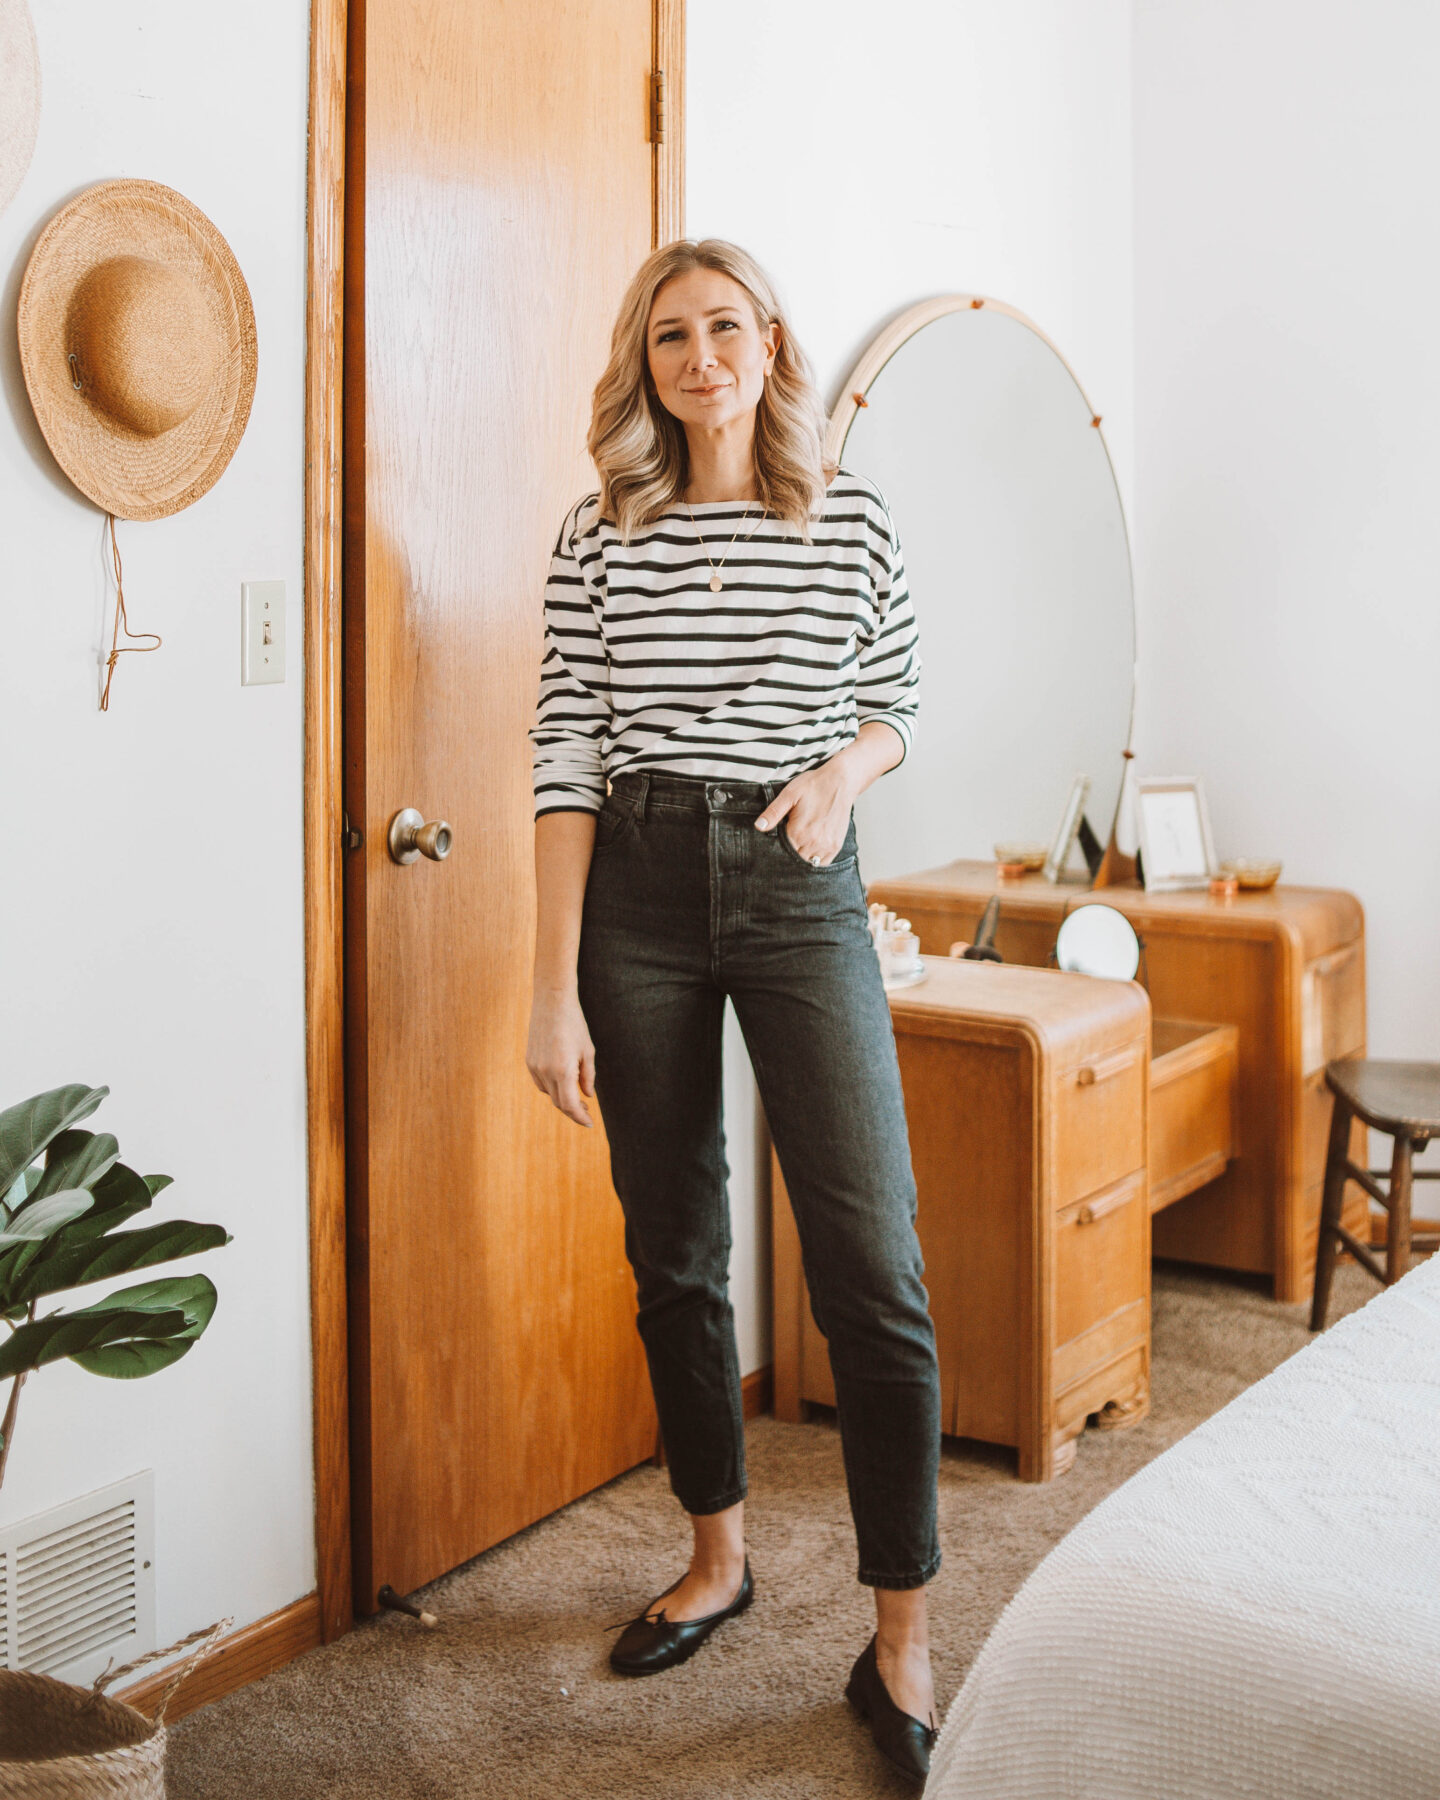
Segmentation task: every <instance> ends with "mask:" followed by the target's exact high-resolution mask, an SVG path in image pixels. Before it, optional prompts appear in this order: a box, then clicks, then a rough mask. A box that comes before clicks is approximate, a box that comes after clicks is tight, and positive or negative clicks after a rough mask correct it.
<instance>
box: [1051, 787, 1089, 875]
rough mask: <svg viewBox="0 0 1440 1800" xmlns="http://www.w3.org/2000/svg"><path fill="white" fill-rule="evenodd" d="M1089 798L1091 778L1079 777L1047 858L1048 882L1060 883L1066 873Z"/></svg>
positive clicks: (1071, 788) (1071, 789)
mask: <svg viewBox="0 0 1440 1800" xmlns="http://www.w3.org/2000/svg"><path fill="white" fill-rule="evenodd" d="M1089 798H1090V777H1089V776H1088V775H1077V776H1076V777H1075V779H1074V781H1073V782H1072V783H1071V786H1070V797H1069V799H1068V800H1066V802H1065V811H1064V812H1063V813H1062V814H1061V815H1060V824H1059V826H1058V827H1057V828H1056V832H1055V837H1054V839H1053V841H1052V843H1051V845H1050V853H1049V855H1048V856H1047V857H1046V858H1045V870H1044V874H1045V879H1046V880H1047V881H1051V882H1054V881H1059V879H1060V877H1061V876H1062V875H1063V874H1064V873H1065V865H1066V863H1068V862H1069V860H1070V852H1071V850H1072V848H1073V847H1074V844H1075V839H1076V838H1077V837H1078V836H1079V835H1080V823H1081V820H1082V819H1083V818H1084V817H1085V802H1086V801H1087V800H1088V799H1089Z"/></svg>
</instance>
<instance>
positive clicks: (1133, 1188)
mask: <svg viewBox="0 0 1440 1800" xmlns="http://www.w3.org/2000/svg"><path fill="white" fill-rule="evenodd" d="M1139 1192H1140V1183H1139V1181H1138V1180H1137V1178H1136V1177H1135V1176H1133V1175H1132V1176H1130V1177H1129V1179H1128V1180H1126V1181H1122V1182H1119V1183H1118V1184H1117V1185H1116V1186H1115V1187H1113V1188H1111V1190H1110V1192H1109V1193H1108V1194H1097V1195H1096V1196H1095V1198H1094V1199H1093V1200H1087V1201H1086V1202H1085V1204H1084V1205H1083V1206H1082V1207H1081V1208H1080V1212H1079V1220H1080V1223H1081V1224H1082V1225H1093V1224H1094V1223H1095V1221H1096V1220H1097V1219H1104V1218H1108V1216H1109V1215H1110V1214H1111V1213H1113V1212H1119V1210H1120V1208H1121V1207H1122V1206H1128V1205H1129V1204H1130V1202H1131V1201H1132V1200H1133V1199H1134V1198H1135V1196H1136V1195H1137V1194H1138V1193H1139Z"/></svg>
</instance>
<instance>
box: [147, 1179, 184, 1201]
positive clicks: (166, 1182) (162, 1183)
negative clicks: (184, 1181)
mask: <svg viewBox="0 0 1440 1800" xmlns="http://www.w3.org/2000/svg"><path fill="white" fill-rule="evenodd" d="M140 1179H141V1180H142V1181H143V1182H144V1183H145V1185H146V1187H147V1188H149V1190H150V1198H151V1199H152V1200H153V1199H154V1198H155V1196H156V1195H157V1194H163V1193H164V1191H165V1189H166V1188H167V1187H170V1186H171V1185H172V1184H173V1183H174V1180H175V1177H174V1176H173V1175H142V1176H141V1177H140Z"/></svg>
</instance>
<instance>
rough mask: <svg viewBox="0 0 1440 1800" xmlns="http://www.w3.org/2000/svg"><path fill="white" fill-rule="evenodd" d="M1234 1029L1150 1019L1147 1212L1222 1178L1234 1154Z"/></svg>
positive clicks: (1236, 1046) (1236, 1040)
mask: <svg viewBox="0 0 1440 1800" xmlns="http://www.w3.org/2000/svg"><path fill="white" fill-rule="evenodd" d="M1238 1068H1239V1033H1238V1032H1237V1031H1236V1029H1235V1027H1234V1026H1233V1025H1187V1024H1183V1023H1180V1022H1178V1021H1176V1020H1172V1019H1157V1020H1156V1021H1155V1025H1154V1037H1153V1045H1152V1053H1151V1062H1150V1210H1151V1212H1159V1211H1160V1209H1161V1207H1164V1206H1171V1205H1173V1204H1174V1202H1175V1201H1177V1200H1182V1199H1183V1198H1184V1197H1185V1195H1186V1194H1193V1193H1194V1192H1195V1190H1196V1188H1200V1187H1204V1185H1205V1183H1206V1182H1207V1181H1214V1179H1215V1178H1216V1176H1217V1175H1223V1174H1224V1172H1225V1165H1226V1164H1227V1163H1228V1162H1229V1161H1230V1159H1231V1157H1232V1156H1235V1155H1237V1154H1238V1152H1239V1145H1238V1143H1237V1141H1236V1124H1235V1083H1236V1076H1237V1070H1238Z"/></svg>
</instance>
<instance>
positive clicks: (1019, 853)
mask: <svg viewBox="0 0 1440 1800" xmlns="http://www.w3.org/2000/svg"><path fill="white" fill-rule="evenodd" d="M1046 853H1047V846H1046V845H1044V844H996V846H995V860H996V862H997V863H1003V864H1008V865H1012V866H1015V865H1018V866H1019V867H1020V868H1021V869H1026V870H1029V869H1043V868H1044V867H1045V857H1046Z"/></svg>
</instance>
